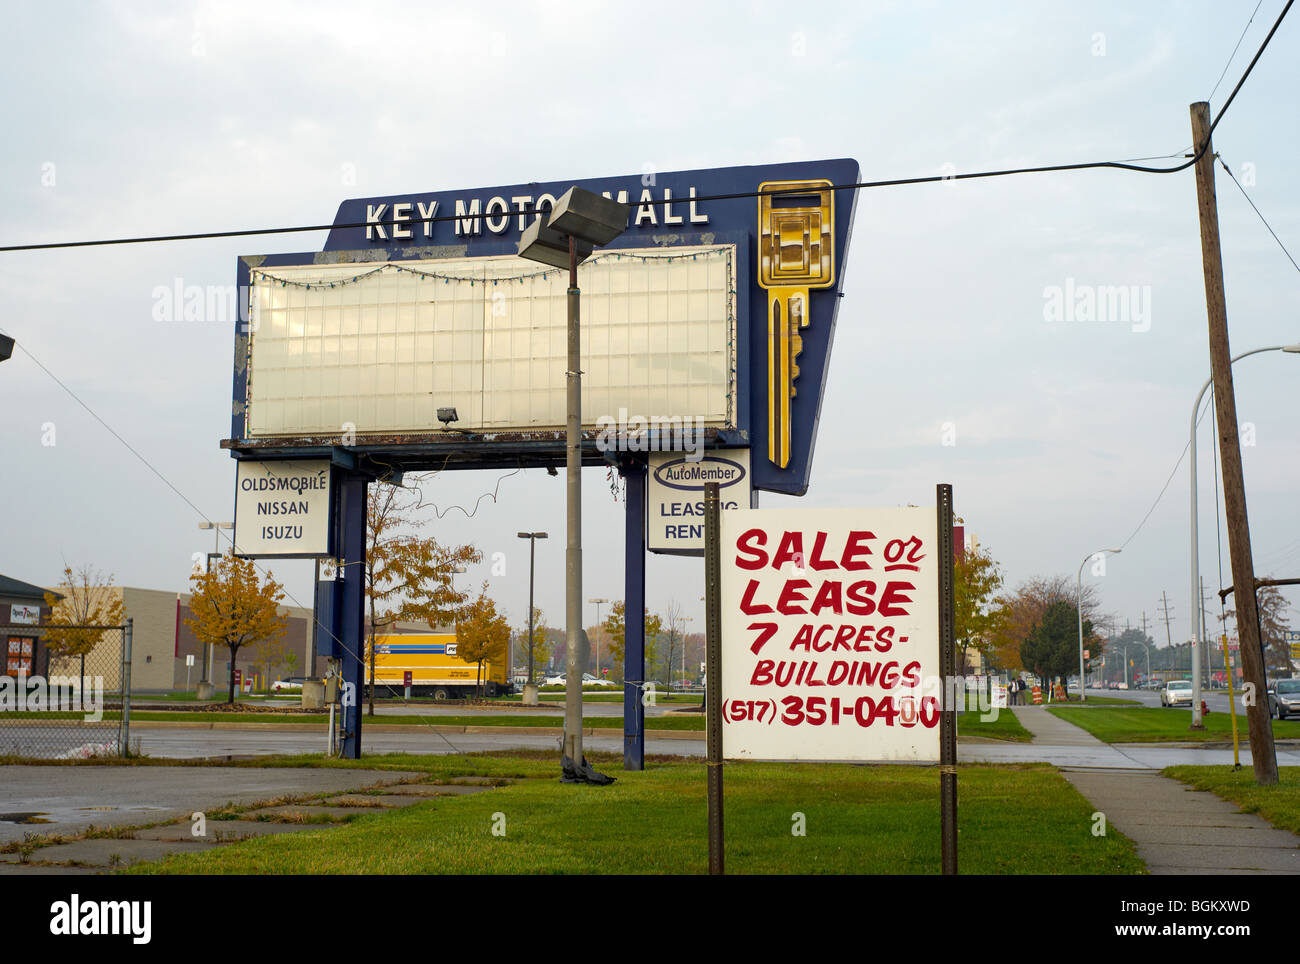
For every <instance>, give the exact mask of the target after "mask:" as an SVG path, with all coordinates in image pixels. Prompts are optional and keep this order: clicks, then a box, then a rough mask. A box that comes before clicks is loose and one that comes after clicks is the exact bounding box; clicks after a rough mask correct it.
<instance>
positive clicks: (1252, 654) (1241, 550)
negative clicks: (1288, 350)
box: [1191, 101, 1277, 786]
mask: <svg viewBox="0 0 1300 964" xmlns="http://www.w3.org/2000/svg"><path fill="white" fill-rule="evenodd" d="M1191 115H1192V150H1193V151H1194V152H1196V153H1197V154H1199V155H1200V158H1199V159H1198V160H1197V161H1196V199H1197V206H1198V209H1199V213H1200V220H1201V263H1202V266H1203V269H1204V274H1205V307H1206V316H1207V318H1208V320H1209V330H1210V372H1211V375H1212V377H1213V380H1214V408H1215V417H1216V418H1215V421H1216V425H1217V427H1218V431H1219V461H1220V464H1221V465H1222V466H1223V510H1224V515H1225V517H1226V518H1227V522H1228V525H1227V528H1228V554H1229V557H1230V558H1231V560H1232V585H1233V590H1234V593H1233V594H1234V597H1235V598H1234V601H1235V602H1236V604H1237V638H1238V639H1239V640H1240V644H1241V650H1240V652H1241V662H1242V686H1243V689H1244V692H1243V694H1242V697H1243V701H1245V700H1248V696H1249V694H1251V691H1252V690H1253V695H1254V699H1249V700H1248V702H1247V706H1246V719H1247V720H1248V721H1249V723H1250V759H1251V762H1252V763H1253V764H1254V768H1255V782H1256V783H1258V784H1260V785H1262V786H1274V785H1276V784H1277V751H1276V749H1275V747H1274V745H1273V727H1272V721H1271V720H1270V719H1269V715H1268V698H1267V697H1266V696H1265V695H1264V694H1265V693H1266V692H1267V683H1266V682H1265V679H1264V660H1263V657H1262V654H1261V653H1260V648H1259V605H1258V600H1256V598H1255V589H1256V584H1255V564H1254V562H1253V560H1252V558H1251V552H1250V522H1249V520H1248V518H1247V515H1246V483H1245V480H1244V478H1243V475H1242V468H1241V439H1240V438H1239V437H1238V434H1237V396H1236V392H1235V390H1234V389H1233V386H1232V349H1231V347H1230V346H1229V344H1228V302H1227V297H1226V295H1225V294H1224V291H1223V252H1222V251H1221V250H1220V248H1219V205H1218V198H1217V197H1216V195H1215V189H1214V148H1213V146H1212V145H1211V144H1210V126H1211V125H1210V105H1209V104H1208V103H1206V102H1205V101H1197V102H1196V103H1195V104H1192V105H1191ZM1199 688H1200V687H1199V686H1198V687H1197V688H1196V689H1195V690H1193V699H1192V703H1193V710H1194V712H1195V711H1199V710H1200V706H1199V704H1198V703H1197V702H1196V701H1197V700H1198V699H1199V697H1200V694H1199V692H1198V690H1199ZM1195 719H1196V718H1195V716H1194V717H1193V720H1194V721H1195Z"/></svg>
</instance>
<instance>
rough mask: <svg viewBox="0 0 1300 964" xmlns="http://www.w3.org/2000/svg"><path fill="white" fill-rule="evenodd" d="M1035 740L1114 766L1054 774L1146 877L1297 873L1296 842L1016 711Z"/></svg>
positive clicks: (1076, 731) (1081, 736) (1053, 721)
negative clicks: (1121, 842) (1132, 854)
mask: <svg viewBox="0 0 1300 964" xmlns="http://www.w3.org/2000/svg"><path fill="white" fill-rule="evenodd" d="M1014 712H1015V714H1016V719H1018V720H1019V721H1020V722H1021V723H1022V724H1023V725H1024V727H1025V729H1027V730H1029V732H1030V733H1032V734H1033V736H1034V741H1035V742H1039V741H1041V742H1043V743H1051V744H1054V745H1056V746H1072V747H1080V748H1084V749H1083V752H1086V753H1088V754H1089V756H1092V755H1094V754H1095V755H1096V756H1097V757H1098V758H1101V759H1104V758H1106V757H1109V756H1111V755H1114V756H1116V757H1118V758H1119V759H1121V760H1122V761H1123V762H1119V763H1117V764H1114V765H1110V766H1107V765H1104V764H1103V765H1102V766H1092V765H1089V766H1087V767H1062V768H1061V774H1062V775H1063V776H1064V777H1065V778H1066V779H1067V780H1069V781H1070V783H1072V784H1073V785H1074V787H1075V789H1077V790H1078V791H1079V792H1080V793H1081V794H1083V795H1084V797H1086V798H1087V799H1088V800H1089V802H1091V804H1092V805H1093V806H1094V807H1096V808H1097V810H1098V811H1099V812H1100V813H1102V814H1104V815H1105V817H1106V825H1107V827H1108V828H1111V827H1113V828H1114V829H1116V830H1118V831H1119V832H1120V833H1122V834H1124V835H1125V836H1126V837H1128V838H1129V839H1130V840H1132V841H1133V842H1134V843H1135V844H1137V848H1138V856H1139V857H1141V858H1142V860H1143V862H1145V863H1146V865H1147V869H1148V870H1149V871H1150V872H1151V873H1152V874H1296V873H1300V837H1297V836H1296V835H1295V834H1293V833H1290V832H1289V831H1286V830H1279V829H1277V828H1276V827H1274V826H1272V825H1271V824H1269V823H1268V822H1267V821H1265V820H1263V819H1261V818H1260V817H1257V816H1254V815H1253V814H1247V813H1241V812H1240V811H1238V809H1237V806H1236V804H1233V803H1229V802H1228V801H1226V800H1224V799H1222V798H1220V797H1218V796H1216V795H1215V794H1213V793H1210V792H1208V791H1204V790H1193V789H1192V788H1191V787H1189V786H1187V785H1186V784H1183V783H1180V782H1178V781H1177V780H1171V779H1170V778H1169V777H1166V776H1162V775H1161V774H1160V773H1159V772H1156V771H1153V770H1140V769H1135V768H1134V766H1133V759H1132V758H1131V757H1130V756H1128V755H1126V754H1124V753H1123V752H1122V751H1121V750H1119V749H1116V748H1115V747H1113V746H1110V745H1108V744H1105V743H1102V742H1101V741H1100V740H1098V739H1097V738H1096V737H1094V736H1093V735H1092V734H1090V733H1087V732H1085V731H1084V730H1082V729H1080V728H1079V727H1077V726H1074V725H1073V724H1071V723H1066V722H1065V721H1064V720H1061V719H1058V718H1057V717H1056V716H1054V715H1052V714H1051V713H1049V712H1047V710H1046V709H1044V708H1043V707H1037V706H1027V707H1016V708H1015V710H1014Z"/></svg>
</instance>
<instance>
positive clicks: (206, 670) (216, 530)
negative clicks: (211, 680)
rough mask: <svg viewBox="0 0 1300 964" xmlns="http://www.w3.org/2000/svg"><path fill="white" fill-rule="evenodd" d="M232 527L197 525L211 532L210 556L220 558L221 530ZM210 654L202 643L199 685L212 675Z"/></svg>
mask: <svg viewBox="0 0 1300 964" xmlns="http://www.w3.org/2000/svg"><path fill="white" fill-rule="evenodd" d="M234 527H235V524H234V523H233V522H200V523H199V528H200V529H211V530H212V555H214V556H216V557H218V558H220V557H221V530H222V529H233V528H234ZM211 568H212V556H208V569H211ZM313 629H314V627H313ZM212 652H213V650H212V647H211V646H209V645H208V644H207V643H204V644H203V667H202V673H203V679H201V680H199V682H200V683H206V682H208V677H209V675H211V673H212V665H211V664H212Z"/></svg>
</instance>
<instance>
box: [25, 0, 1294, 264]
mask: <svg viewBox="0 0 1300 964" xmlns="http://www.w3.org/2000/svg"><path fill="white" fill-rule="evenodd" d="M1294 2H1295V0H1287V4H1286V6H1285V7H1284V8H1283V9H1282V12H1281V13H1280V14H1279V15H1278V18H1277V21H1276V22H1275V23H1274V24H1273V29H1271V30H1270V31H1269V32H1268V36H1266V37H1265V38H1264V42H1263V43H1262V44H1260V47H1259V50H1257V51H1256V52H1255V56H1254V57H1253V58H1252V59H1251V61H1250V64H1249V65H1248V66H1247V67H1246V70H1245V72H1244V73H1243V74H1242V75H1241V77H1240V79H1239V80H1238V81H1237V85H1236V87H1234V88H1233V90H1232V93H1231V94H1230V95H1229V96H1228V99H1227V101H1225V102H1224V105H1223V108H1222V109H1221V110H1220V111H1219V114H1218V116H1217V117H1215V118H1214V121H1213V123H1211V124H1210V129H1209V131H1208V132H1207V134H1206V141H1205V143H1204V144H1202V145H1200V147H1198V148H1197V149H1196V153H1195V155H1194V156H1192V157H1191V158H1190V159H1188V160H1186V161H1185V162H1184V163H1182V164H1177V165H1175V166H1173V167H1146V166H1143V165H1140V164H1133V163H1130V162H1129V161H1086V162H1081V163H1076V164H1048V165H1044V166H1040V167H1015V168H1006V169H1004V170H997V171H974V172H971V173H967V174H934V175H927V176H924V177H904V178H894V179H891V180H882V181H859V182H857V183H856V184H833V185H831V186H830V187H829V188H825V189H824V190H830V191H837V192H838V191H862V190H868V189H871V188H882V187H906V186H910V185H913V184H934V183H937V182H940V181H968V180H976V179H979V178H989V177H1010V176H1012V175H1017V174H1050V173H1056V172H1061V171H1086V170H1099V169H1105V168H1110V169H1113V170H1120V171H1135V172H1137V173H1140V174H1175V173H1177V172H1179V171H1185V170H1186V169H1187V168H1189V167H1191V166H1192V165H1193V164H1195V163H1196V162H1197V161H1198V160H1200V159H1201V156H1202V155H1203V154H1204V153H1205V150H1206V147H1207V146H1208V144H1209V141H1210V136H1211V135H1213V134H1214V129H1215V128H1216V127H1218V126H1219V121H1221V120H1223V118H1224V116H1225V115H1226V114H1227V113H1228V108H1229V107H1230V106H1231V105H1232V102H1233V100H1234V99H1236V96H1237V93H1238V92H1239V91H1240V90H1241V88H1242V85H1243V84H1245V82H1246V78H1247V77H1249V76H1250V73H1251V71H1252V70H1254V69H1255V64H1256V63H1258V62H1259V58H1260V57H1261V56H1262V55H1263V53H1264V50H1265V49H1266V48H1267V47H1268V45H1269V42H1270V41H1271V40H1272V39H1273V35H1274V34H1275V33H1276V32H1277V28H1278V27H1280V26H1281V25H1282V20H1283V18H1284V17H1285V16H1286V15H1287V11H1288V10H1290V9H1291V4H1292V3H1294ZM1216 89H1217V85H1216ZM1176 156H1178V155H1175V154H1167V155H1158V157H1176ZM1146 159H1147V158H1136V159H1135V160H1146ZM806 193H807V189H806V188H779V189H769V190H766V191H736V192H732V193H728V194H709V195H703V196H696V197H694V198H692V199H691V200H694V201H695V202H697V203H698V202H701V201H733V200H741V199H744V198H758V197H762V196H765V195H781V194H806ZM681 200H684V199H682V198H673V199H672V200H669V199H667V198H663V199H660V200H657V201H656V200H653V199H651V200H648V201H628V202H627V205H628V207H629V209H637V208H641V207H645V206H656V205H662V204H670V203H673V202H674V201H681ZM506 213H509V214H514V213H518V212H506ZM472 217H473V216H472V215H471V216H467V215H465V214H445V215H438V216H436V217H419V218H407V219H404V220H401V221H396V220H393V219H389V220H376V221H353V222H350V223H345V224H309V225H300V226H297V227H279V228H248V229H243V230H237V231H200V232H192V233H188V234H160V235H150V236H142V237H134V238H105V239H99V240H94V241H51V242H44V243H40V244H9V245H3V246H0V252H4V251H47V250H52V249H55V248H89V247H105V246H109V245H119V244H153V243H157V242H164V241H206V240H213V239H217V238H241V237H252V236H256V235H270V234H305V233H309V232H316V231H333V230H341V229H349V228H374V227H392V226H394V225H400V226H404V227H412V226H414V225H417V224H422V225H429V224H438V223H442V222H447V221H466V220H470V219H471V218H472Z"/></svg>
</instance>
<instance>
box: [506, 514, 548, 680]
mask: <svg viewBox="0 0 1300 964" xmlns="http://www.w3.org/2000/svg"><path fill="white" fill-rule="evenodd" d="M518 536H519V538H520V539H527V540H528V685H529V686H531V685H532V684H533V683H535V682H536V678H535V677H534V675H533V561H534V557H535V553H534V550H535V549H536V547H537V540H538V539H545V538H546V533H545V532H520V533H518ZM513 671H514V669H513V667H512V668H511V672H513Z"/></svg>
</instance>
